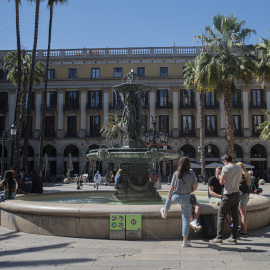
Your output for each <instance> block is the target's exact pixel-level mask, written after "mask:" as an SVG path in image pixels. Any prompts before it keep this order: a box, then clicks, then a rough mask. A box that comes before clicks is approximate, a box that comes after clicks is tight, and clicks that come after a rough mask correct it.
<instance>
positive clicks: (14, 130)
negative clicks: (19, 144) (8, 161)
mask: <svg viewBox="0 0 270 270" xmlns="http://www.w3.org/2000/svg"><path fill="white" fill-rule="evenodd" d="M16 133H17V128H16V126H15V125H14V124H12V125H11V126H10V135H11V137H7V133H6V131H3V134H2V138H1V143H2V155H1V177H2V179H3V177H4V155H5V143H6V141H10V140H12V139H13V137H14V136H16Z"/></svg>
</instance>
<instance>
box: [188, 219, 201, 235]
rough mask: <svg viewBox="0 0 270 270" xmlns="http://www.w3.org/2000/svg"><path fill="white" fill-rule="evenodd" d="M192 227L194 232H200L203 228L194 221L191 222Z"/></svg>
mask: <svg viewBox="0 0 270 270" xmlns="http://www.w3.org/2000/svg"><path fill="white" fill-rule="evenodd" d="M190 227H191V228H192V229H193V230H194V232H198V231H200V230H201V229H202V226H201V225H199V224H198V223H197V222H196V221H194V220H193V221H191V222H190Z"/></svg>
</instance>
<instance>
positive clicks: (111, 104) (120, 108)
mask: <svg viewBox="0 0 270 270" xmlns="http://www.w3.org/2000/svg"><path fill="white" fill-rule="evenodd" d="M124 107H125V105H124V104H120V105H118V104H117V105H116V104H115V103H109V110H123V109H124Z"/></svg>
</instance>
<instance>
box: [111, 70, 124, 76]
mask: <svg viewBox="0 0 270 270" xmlns="http://www.w3.org/2000/svg"><path fill="white" fill-rule="evenodd" d="M113 76H114V78H122V77H123V75H122V68H114V74H113Z"/></svg>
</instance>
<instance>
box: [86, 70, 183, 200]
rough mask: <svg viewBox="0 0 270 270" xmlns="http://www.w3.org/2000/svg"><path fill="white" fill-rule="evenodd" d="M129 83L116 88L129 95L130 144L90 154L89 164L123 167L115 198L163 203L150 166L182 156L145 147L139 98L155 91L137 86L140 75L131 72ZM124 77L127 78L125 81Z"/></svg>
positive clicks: (126, 116) (126, 114) (125, 116)
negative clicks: (118, 165) (150, 172)
mask: <svg viewBox="0 0 270 270" xmlns="http://www.w3.org/2000/svg"><path fill="white" fill-rule="evenodd" d="M125 77H126V78H127V82H126V83H122V84H120V85H117V86H115V87H113V89H114V91H116V92H117V93H120V94H127V104H126V106H125V108H124V111H123V116H122V117H123V120H124V123H125V125H126V131H127V140H126V141H125V144H124V147H122V148H107V147H106V146H102V147H100V149H95V150H91V151H88V152H87V153H86V156H85V159H86V160H100V161H108V162H112V163H117V164H121V165H120V166H121V169H122V173H121V176H120V177H119V178H118V181H117V183H116V185H115V188H116V190H117V191H116V193H115V196H116V197H117V198H118V199H119V200H123V201H145V200H150V201H161V197H160V195H159V193H158V192H157V190H156V188H155V187H154V183H152V182H151V181H150V180H149V170H148V165H149V163H153V162H159V161H162V160H174V159H178V158H180V154H179V153H177V152H175V151H172V150H165V149H159V148H158V147H157V146H156V145H154V144H152V145H150V146H149V147H148V148H145V147H144V142H143V141H142V140H141V139H140V138H141V132H142V115H141V101H140V99H139V98H138V97H137V95H138V94H145V93H148V92H149V91H151V87H149V86H145V85H143V84H138V83H136V79H137V74H136V73H134V72H133V70H131V72H130V73H128V74H127V75H126V76H125ZM125 77H124V78H125Z"/></svg>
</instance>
